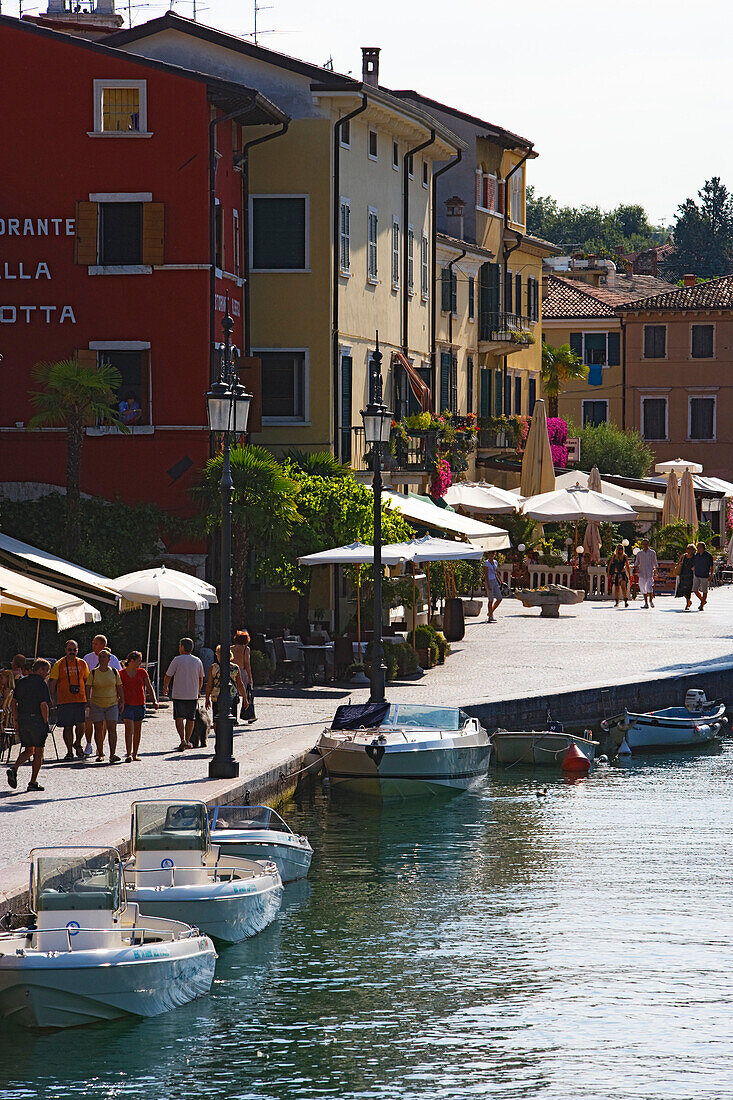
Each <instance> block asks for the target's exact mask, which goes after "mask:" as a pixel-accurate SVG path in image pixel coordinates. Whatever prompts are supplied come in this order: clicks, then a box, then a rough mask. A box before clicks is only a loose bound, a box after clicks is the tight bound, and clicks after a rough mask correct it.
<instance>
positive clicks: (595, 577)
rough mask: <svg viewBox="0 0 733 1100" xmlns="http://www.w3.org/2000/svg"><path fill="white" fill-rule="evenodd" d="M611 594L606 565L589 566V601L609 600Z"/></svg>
mask: <svg viewBox="0 0 733 1100" xmlns="http://www.w3.org/2000/svg"><path fill="white" fill-rule="evenodd" d="M610 597H611V592H610V590H609V587H608V570H607V569H606V567H605V565H589V566H588V599H589V600H607V599H610Z"/></svg>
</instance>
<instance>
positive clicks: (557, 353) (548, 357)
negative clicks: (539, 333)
mask: <svg viewBox="0 0 733 1100" xmlns="http://www.w3.org/2000/svg"><path fill="white" fill-rule="evenodd" d="M587 377H588V368H587V366H586V365H585V363H584V362H583V360H582V359H581V358H580V356H579V355H576V354H575V352H574V351H573V349H572V348H571V347H570V344H562V346H561V347H559V348H553V347H551V346H550V345H549V344H545V343H544V342H543V344H542V385H543V387H544V390H545V393H546V394H547V403H548V407H547V411H548V413H549V415H550V416H557V399H558V397H559V395H560V392H561V391H562V390H563V389H564V387H565V385H566V384H567V383H568V382H569V381H571V379H585V378H587Z"/></svg>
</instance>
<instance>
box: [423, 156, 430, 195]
mask: <svg viewBox="0 0 733 1100" xmlns="http://www.w3.org/2000/svg"><path fill="white" fill-rule="evenodd" d="M422 185H423V187H424V188H425V190H426V191H427V189H428V187H429V186H430V164H429V163H428V161H427V160H423V162H422Z"/></svg>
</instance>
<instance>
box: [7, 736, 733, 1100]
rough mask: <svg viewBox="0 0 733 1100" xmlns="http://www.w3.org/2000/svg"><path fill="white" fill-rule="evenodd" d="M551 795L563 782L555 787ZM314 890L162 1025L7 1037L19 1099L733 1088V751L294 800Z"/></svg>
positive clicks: (610, 1093)
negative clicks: (391, 795)
mask: <svg viewBox="0 0 733 1100" xmlns="http://www.w3.org/2000/svg"><path fill="white" fill-rule="evenodd" d="M545 787H546V788H547V791H546V793H544V789H545ZM286 817H287V818H288V820H289V821H290V823H291V825H292V826H293V828H294V829H296V831H299V832H306V833H307V834H308V835H309V837H310V839H311V842H312V844H313V848H314V849H315V857H314V861H313V867H312V870H311V876H310V879H309V880H308V881H307V882H301V883H296V884H293V885H291V886H289V887H287V889H286V900H285V904H284V906H283V910H282V913H281V915H280V917H279V919H278V920H277V921H276V922H275V924H274V925H273V926H272V927H271V928H269V929H268V930H267V931H266V932H264V933H261V934H260V935H259V936H257V937H256V938H255V939H253V940H251V941H249V942H246V943H244V944H240V945H238V946H234V947H228V948H225V949H223V950H222V951H221V952H220V958H219V962H218V964H217V976H216V980H215V984H214V986H213V988H212V995H211V996H210V997H208V998H205V999H203V1000H200V1001H197V1002H195V1003H193V1004H189V1005H187V1006H185V1007H184V1008H182V1009H179V1010H177V1011H174V1012H171V1013H168V1014H167V1015H165V1016H162V1017H159V1018H157V1019H153V1020H143V1021H132V1020H131V1021H123V1022H116V1023H112V1024H102V1025H95V1026H93V1027H92V1026H90V1027H87V1028H82V1029H76V1030H73V1031H67V1032H62V1033H56V1034H41V1035H37V1034H30V1033H24V1032H21V1031H18V1030H15V1029H13V1028H7V1027H6V1028H4V1029H3V1031H2V1032H1V1033H0V1055H1V1057H0V1096H2V1098H3V1100H32V1098H36V1097H39V1098H43V1100H51V1098H53V1100H76V1098H79V1097H84V1100H102V1098H104V1100H107V1098H112V1097H114V1098H115V1100H118V1098H128V1097H129V1098H138V1097H139V1098H141V1100H142V1098H145V1100H149V1098H156V1100H157V1098H166V1100H179V1098H188V1097H196V1098H203V1100H205V1098H212V1100H213V1098H215V1097H216V1098H220V1097H222V1098H223V1097H227V1098H240V1100H245V1098H252V1100H315V1098H320V1097H333V1098H338V1100H357V1098H358V1100H372V1098H375V1100H376V1098H384V1100H454V1098H455V1100H459V1098H460V1100H465V1098H469V1097H491V1098H497V1097H500V1098H504V1097H506V1098H509V1097H511V1098H530V1097H532V1098H536V1097H542V1098H544V1100H572V1098H576V1097H583V1098H588V1100H591V1098H592V1100H606V1098H608V1100H610V1098H612V1097H613V1098H614V1100H640V1098H641V1100H657V1098H659V1100H662V1098H664V1100H718V1098H720V1097H724V1096H728V1095H731V1093H733V1060H732V1059H731V1054H732V1053H733V943H732V941H733V907H732V905H731V902H732V901H733V891H732V890H731V870H730V860H731V852H732V851H733V843H732V842H733V744H731V743H730V742H728V743H726V745H725V746H724V748H723V750H722V751H721V752H718V753H709V754H704V755H700V756H696V757H681V756H679V757H667V758H659V759H656V760H654V759H649V758H647V759H645V760H637V759H635V760H633V761H631V762H629V763H628V764H624V765H614V766H604V765H600V766H598V767H597V768H596V769H595V770H594V772H593V774H592V775H591V777H590V778H589V779H588V780H586V781H579V782H576V783H574V784H566V783H564V782H562V781H561V780H559V779H557V778H555V777H553V776H547V777H543V776H541V774H540V773H539V772H537V773H532V772H529V773H527V772H525V773H523V774H522V773H520V772H519V770H518V769H517V770H513V771H509V772H508V773H505V774H503V775H501V774H499V775H496V774H495V775H492V776H491V777H490V778H489V779H488V781H487V782H486V784H485V785H484V786H483V787H482V788H481V789H480V790H479V791H478V792H475V793H470V794H467V795H463V796H461V797H458V798H454V799H452V800H449V801H442V800H434V801H432V802H426V803H422V804H416V803H413V804H411V803H407V802H405V803H396V804H392V805H385V806H379V805H369V804H367V803H360V804H356V803H353V802H347V801H344V800H343V799H338V800H337V799H335V798H331V799H329V798H328V797H327V796H326V795H324V794H322V793H321V792H320V790H318V791H317V792H316V793H315V794H314V796H313V799H312V801H310V802H305V803H303V804H301V805H293V806H290V807H288V808H287V812H286Z"/></svg>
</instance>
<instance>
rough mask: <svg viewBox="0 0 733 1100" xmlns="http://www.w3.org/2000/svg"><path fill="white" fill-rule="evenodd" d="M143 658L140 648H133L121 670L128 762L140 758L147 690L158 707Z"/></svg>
mask: <svg viewBox="0 0 733 1100" xmlns="http://www.w3.org/2000/svg"><path fill="white" fill-rule="evenodd" d="M142 659H143V655H142V653H141V652H140V650H139V649H133V651H132V653H128V655H127V658H126V660H125V665H124V668H123V669H122V671H121V672H120V679H121V680H122V691H123V694H124V696H125V709H124V710H123V712H122V717H123V719H124V722H125V751H126V752H127V756H126V757H125V763H126V764H129V763H130V762H131V761H132V760H139V759H140V757H139V756H138V750H139V749H140V734H141V733H142V728H143V718H144V717H145V692H146V691H149V692H150V694H151V696H152V699H153V705H154V707H155V709H156V710H157V709H158V700H157V699H156V698H155V691H154V690H153V685H152V684H151V683H150V677H149V676H148V673H147V670H146V669H144V668H141V667H140V666H141V664H142Z"/></svg>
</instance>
